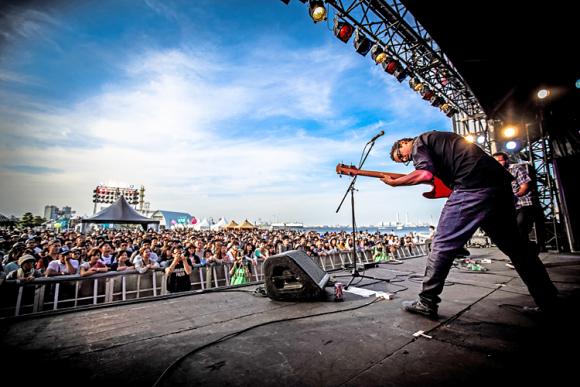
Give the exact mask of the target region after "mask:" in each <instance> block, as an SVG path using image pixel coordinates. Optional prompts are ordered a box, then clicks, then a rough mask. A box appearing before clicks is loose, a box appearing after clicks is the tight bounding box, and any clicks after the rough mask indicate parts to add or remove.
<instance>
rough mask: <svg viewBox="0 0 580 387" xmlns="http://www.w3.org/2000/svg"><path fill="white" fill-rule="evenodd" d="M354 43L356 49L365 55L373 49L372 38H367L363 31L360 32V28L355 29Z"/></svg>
mask: <svg viewBox="0 0 580 387" xmlns="http://www.w3.org/2000/svg"><path fill="white" fill-rule="evenodd" d="M353 44H354V49H355V50H356V52H358V53H359V54H361V55H362V56H365V55H366V54H368V53H369V51H370V50H371V45H372V43H371V41H370V39H369V38H367V37H366V36H365V35H364V34H363V33H362V32H360V30H359V29H357V30H356V31H354V41H353Z"/></svg>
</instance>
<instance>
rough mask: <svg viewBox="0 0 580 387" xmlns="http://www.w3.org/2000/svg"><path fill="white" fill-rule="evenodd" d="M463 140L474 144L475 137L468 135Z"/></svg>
mask: <svg viewBox="0 0 580 387" xmlns="http://www.w3.org/2000/svg"><path fill="white" fill-rule="evenodd" d="M465 140H467V141H468V142H474V141H475V137H473V135H472V134H468V135H467V136H465Z"/></svg>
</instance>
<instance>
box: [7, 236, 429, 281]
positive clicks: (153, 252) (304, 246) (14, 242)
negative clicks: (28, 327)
mask: <svg viewBox="0 0 580 387" xmlns="http://www.w3.org/2000/svg"><path fill="white" fill-rule="evenodd" d="M418 242H419V240H418V237H417V236H416V235H413V234H412V233H411V234H409V235H406V236H404V237H398V236H396V235H394V234H380V233H375V234H370V233H368V232H360V233H358V234H357V241H356V249H357V250H359V251H361V250H368V249H372V250H373V256H374V258H375V260H376V261H378V262H382V261H387V260H389V259H391V258H392V256H393V255H392V254H393V253H394V252H395V250H396V249H397V248H399V247H400V246H411V247H412V246H414V245H415V244H416V243H418ZM352 248H353V240H352V235H351V234H349V233H347V232H344V231H342V232H328V233H325V234H319V233H317V232H315V231H307V232H304V231H290V230H276V231H268V230H261V229H255V230H221V231H192V230H161V231H154V230H148V231H144V230H140V229H139V230H137V229H133V230H130V229H121V230H119V229H102V230H98V231H93V232H91V233H88V234H81V233H78V232H75V231H63V232H57V231H53V230H39V231H33V230H16V229H7V228H0V257H3V259H2V260H1V263H0V275H3V276H5V278H6V279H18V280H23V281H31V280H34V278H37V277H40V276H45V277H52V276H60V275H79V276H83V277H84V276H90V275H92V274H95V273H103V272H107V271H123V270H134V271H137V272H139V273H145V272H147V271H148V270H152V269H158V268H161V269H164V270H165V272H166V273H167V274H168V276H169V280H168V289H169V290H170V291H181V290H188V285H187V284H186V282H187V281H185V280H184V279H183V278H185V276H186V275H188V274H189V273H191V270H192V268H193V267H194V266H195V265H197V266H206V267H208V268H210V267H211V266H213V265H216V264H222V263H227V264H231V271H230V275H231V276H232V282H233V283H235V284H240V283H244V282H247V281H249V277H250V273H251V271H252V267H253V266H255V265H256V264H257V262H258V259H267V258H268V257H269V256H271V255H275V254H279V253H282V252H285V251H288V250H292V249H301V250H303V251H304V252H305V253H306V254H308V255H310V256H323V255H329V254H333V253H337V252H340V251H345V250H352ZM210 274H211V272H210ZM210 276H211V275H210ZM210 276H208V277H210ZM210 282H211V279H210V278H208V283H210Z"/></svg>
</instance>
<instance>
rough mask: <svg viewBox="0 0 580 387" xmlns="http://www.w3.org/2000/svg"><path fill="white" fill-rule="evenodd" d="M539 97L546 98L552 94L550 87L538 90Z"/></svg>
mask: <svg viewBox="0 0 580 387" xmlns="http://www.w3.org/2000/svg"><path fill="white" fill-rule="evenodd" d="M537 95H538V98H539V99H544V98H546V97H548V96H549V95H550V90H548V89H541V90H539V91H538V94H537Z"/></svg>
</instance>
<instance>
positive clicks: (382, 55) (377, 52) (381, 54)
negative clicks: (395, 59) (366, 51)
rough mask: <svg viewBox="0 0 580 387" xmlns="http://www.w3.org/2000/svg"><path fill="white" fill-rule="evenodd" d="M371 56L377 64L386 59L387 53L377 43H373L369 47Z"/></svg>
mask: <svg viewBox="0 0 580 387" xmlns="http://www.w3.org/2000/svg"><path fill="white" fill-rule="evenodd" d="M371 57H372V58H373V60H374V61H375V64H379V63H383V62H384V61H386V60H387V53H386V52H385V50H384V49H383V48H382V47H381V46H380V45H379V44H375V45H373V46H372V47H371Z"/></svg>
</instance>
